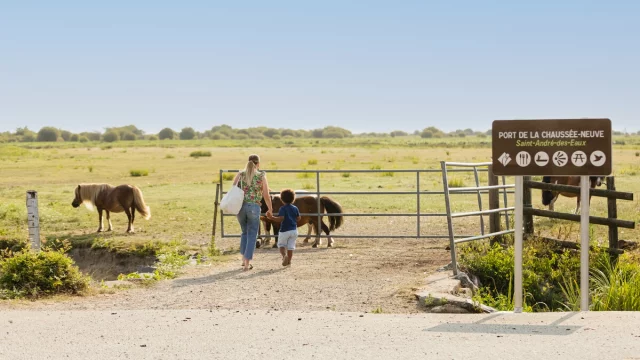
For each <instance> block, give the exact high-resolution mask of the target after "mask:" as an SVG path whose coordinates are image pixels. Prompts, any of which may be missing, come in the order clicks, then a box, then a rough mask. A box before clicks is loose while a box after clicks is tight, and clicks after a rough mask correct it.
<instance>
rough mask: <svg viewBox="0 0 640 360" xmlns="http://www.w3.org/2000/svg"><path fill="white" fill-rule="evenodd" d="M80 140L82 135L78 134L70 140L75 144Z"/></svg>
mask: <svg viewBox="0 0 640 360" xmlns="http://www.w3.org/2000/svg"><path fill="white" fill-rule="evenodd" d="M79 140H80V135H78V134H73V135H71V137H70V138H69V141H73V142H78V141H79Z"/></svg>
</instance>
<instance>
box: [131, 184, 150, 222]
mask: <svg viewBox="0 0 640 360" xmlns="http://www.w3.org/2000/svg"><path fill="white" fill-rule="evenodd" d="M132 188H133V205H134V206H135V207H136V210H138V212H139V213H140V215H142V216H143V217H144V218H145V220H149V218H151V209H150V208H149V207H148V206H147V204H145V203H144V198H143V197H142V191H140V189H138V188H137V187H135V186H132Z"/></svg>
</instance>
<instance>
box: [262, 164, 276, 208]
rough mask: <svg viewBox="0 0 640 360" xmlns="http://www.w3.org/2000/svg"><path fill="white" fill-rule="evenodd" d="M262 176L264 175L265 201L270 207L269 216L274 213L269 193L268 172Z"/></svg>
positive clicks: (263, 192) (263, 191)
mask: <svg viewBox="0 0 640 360" xmlns="http://www.w3.org/2000/svg"><path fill="white" fill-rule="evenodd" d="M262 176H263V177H264V178H263V179H262V197H263V198H264V202H265V203H267V208H269V210H268V211H267V216H269V214H271V215H273V206H272V205H271V194H269V183H268V182H267V174H264V173H263V174H262Z"/></svg>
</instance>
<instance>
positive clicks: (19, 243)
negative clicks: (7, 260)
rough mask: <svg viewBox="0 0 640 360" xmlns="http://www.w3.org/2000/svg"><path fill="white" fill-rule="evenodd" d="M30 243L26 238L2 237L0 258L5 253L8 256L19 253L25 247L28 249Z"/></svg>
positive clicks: (0, 240)
mask: <svg viewBox="0 0 640 360" xmlns="http://www.w3.org/2000/svg"><path fill="white" fill-rule="evenodd" d="M28 246H29V243H28V242H27V241H25V240H18V239H0V258H2V257H3V254H6V255H7V256H9V255H12V254H13V253H17V252H19V251H21V250H23V249H26V248H27V247H28Z"/></svg>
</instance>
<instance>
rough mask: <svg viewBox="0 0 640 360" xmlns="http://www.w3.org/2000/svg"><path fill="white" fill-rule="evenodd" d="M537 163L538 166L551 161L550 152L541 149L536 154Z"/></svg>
mask: <svg viewBox="0 0 640 360" xmlns="http://www.w3.org/2000/svg"><path fill="white" fill-rule="evenodd" d="M534 161H535V162H536V165H538V166H546V165H547V164H548V163H549V154H547V153H546V152H544V151H539V152H538V153H537V154H536V157H535V160H534Z"/></svg>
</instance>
